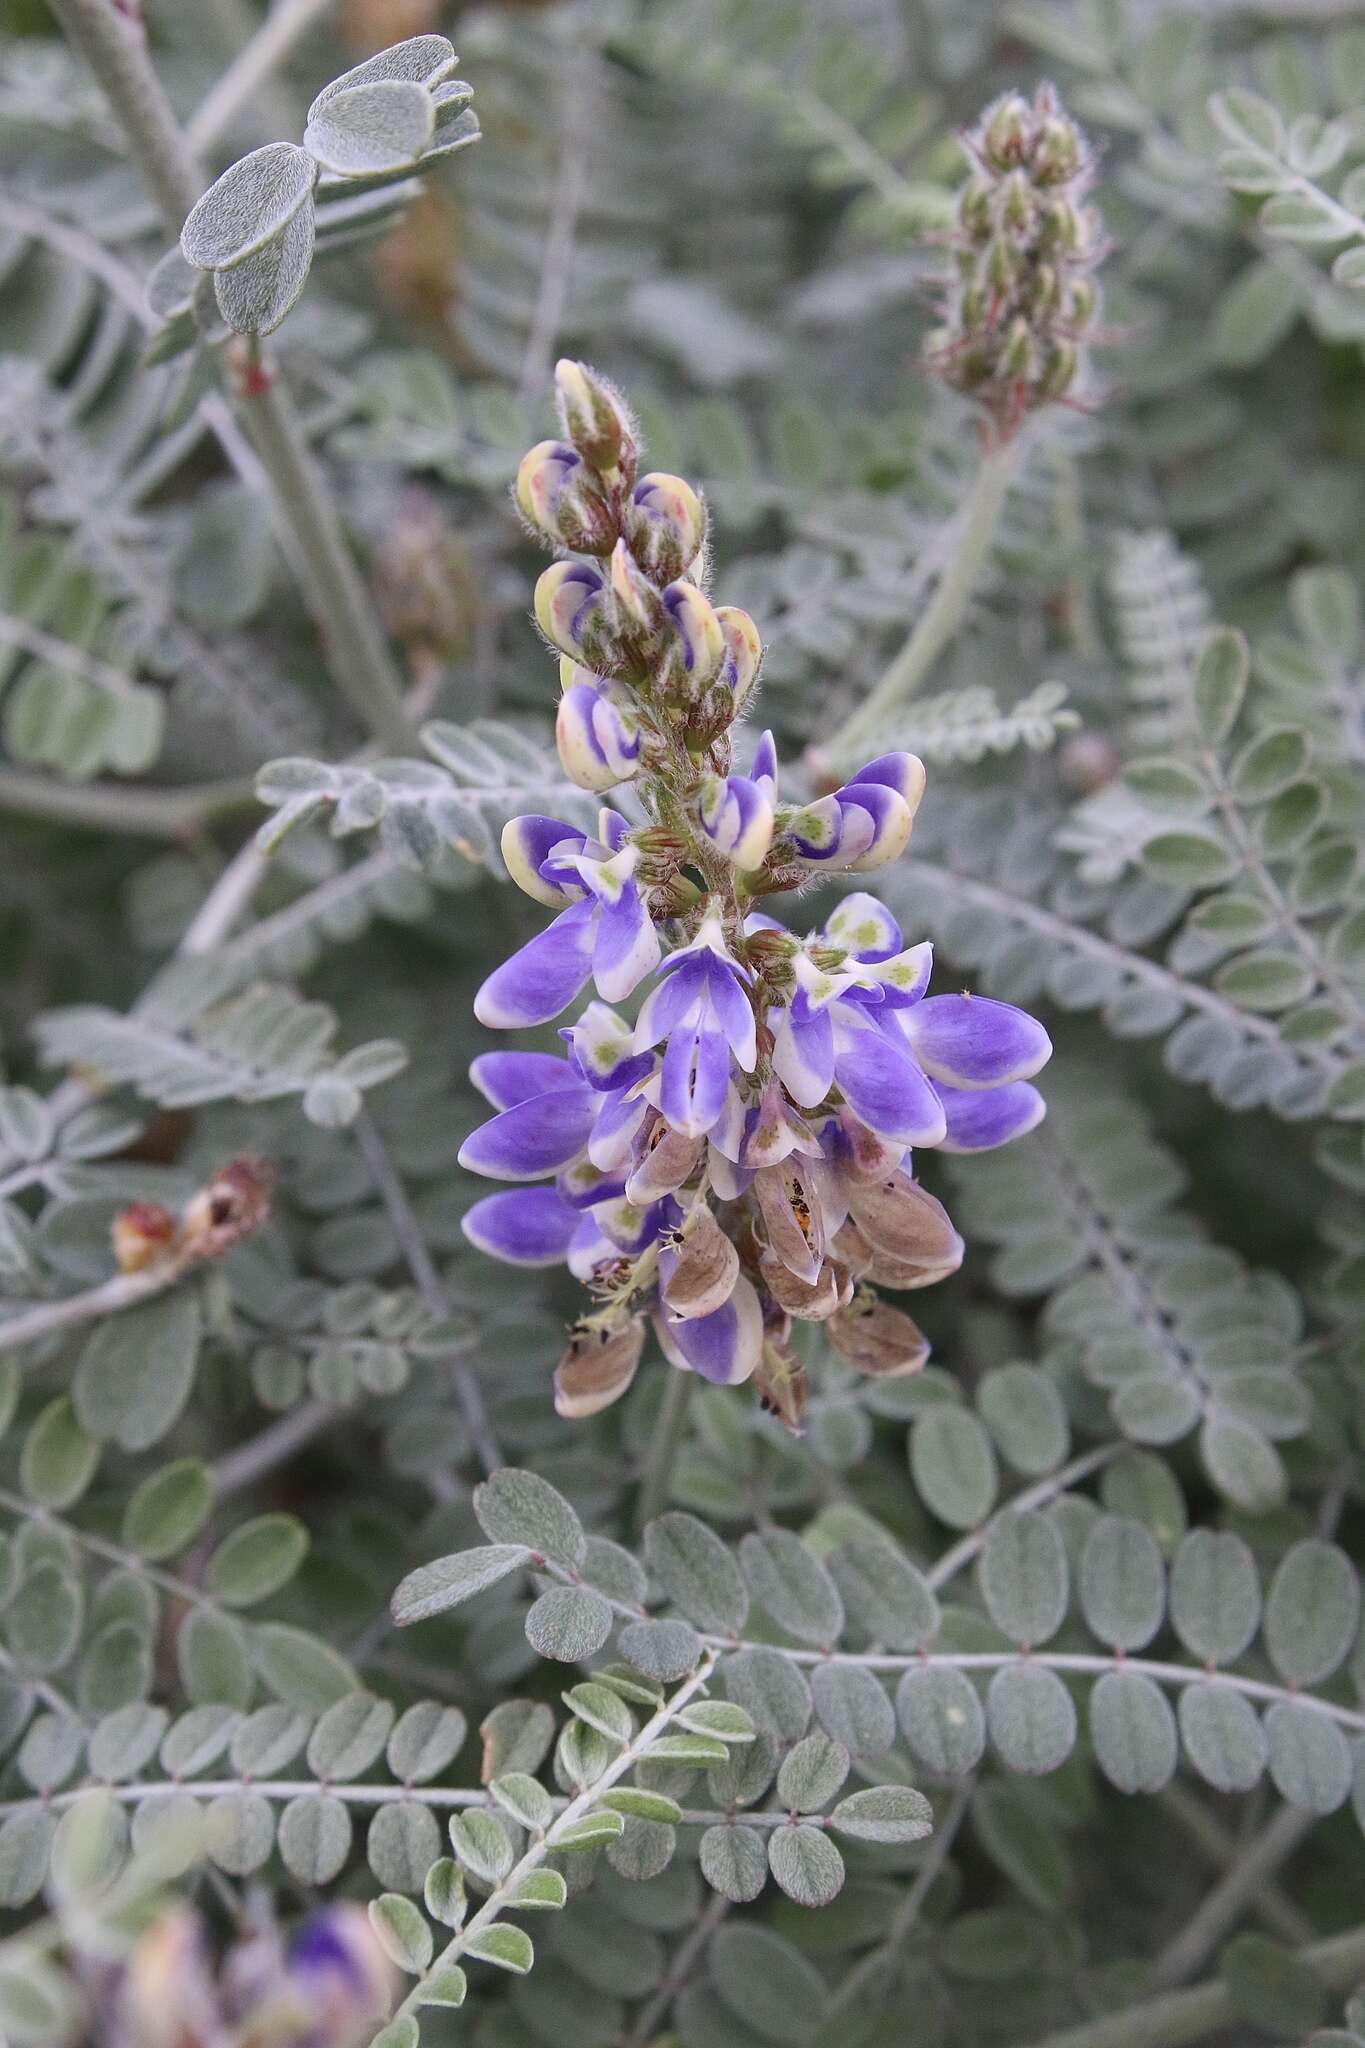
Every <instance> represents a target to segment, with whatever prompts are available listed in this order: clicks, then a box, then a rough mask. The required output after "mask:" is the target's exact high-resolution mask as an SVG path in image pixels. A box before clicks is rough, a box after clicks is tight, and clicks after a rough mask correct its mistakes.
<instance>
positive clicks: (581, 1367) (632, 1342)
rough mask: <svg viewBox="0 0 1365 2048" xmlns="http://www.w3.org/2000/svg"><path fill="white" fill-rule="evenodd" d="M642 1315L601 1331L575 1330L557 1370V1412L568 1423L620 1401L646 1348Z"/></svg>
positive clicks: (624, 1319)
mask: <svg viewBox="0 0 1365 2048" xmlns="http://www.w3.org/2000/svg"><path fill="white" fill-rule="evenodd" d="M644 1341H645V1325H644V1319H643V1317H641V1316H629V1317H625V1318H623V1319H622V1321H621V1322H619V1323H617V1324H615V1325H611V1326H608V1327H605V1328H599V1329H576V1330H574V1331H573V1333H572V1334H571V1336H570V1338H569V1342H568V1344H567V1346H566V1348H565V1350H564V1354H563V1356H562V1357H561V1359H560V1361H559V1364H558V1365H557V1366H556V1367H555V1413H556V1414H558V1415H562V1416H564V1417H565V1419H566V1420H567V1421H569V1422H581V1421H582V1420H583V1419H584V1417H586V1416H589V1415H596V1414H598V1413H599V1412H600V1411H601V1410H602V1409H603V1408H609V1407H610V1406H611V1404H612V1402H613V1401H619V1400H620V1398H621V1396H622V1394H624V1393H625V1391H626V1389H627V1387H628V1386H629V1385H630V1383H631V1381H632V1380H633V1379H634V1377H635V1371H636V1367H637V1366H638V1365H639V1363H640V1353H641V1351H642V1350H643V1348H644Z"/></svg>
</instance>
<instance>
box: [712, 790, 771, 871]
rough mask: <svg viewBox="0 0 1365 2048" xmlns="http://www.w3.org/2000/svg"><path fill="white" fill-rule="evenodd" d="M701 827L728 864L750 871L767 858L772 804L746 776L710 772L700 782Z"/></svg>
mask: <svg viewBox="0 0 1365 2048" xmlns="http://www.w3.org/2000/svg"><path fill="white" fill-rule="evenodd" d="M700 816H701V828H702V831H703V832H704V833H705V835H706V837H707V839H708V840H709V841H710V842H711V844H712V846H714V847H715V849H716V851H717V853H719V854H722V855H723V856H724V857H725V859H726V860H728V861H729V862H730V864H731V866H732V867H736V868H739V869H741V870H749V871H752V870H753V869H754V868H761V867H762V865H763V863H764V861H765V860H766V859H767V857H768V848H769V847H770V846H771V845H772V838H773V807H772V805H771V803H770V802H769V801H768V799H767V797H766V796H765V795H764V793H763V791H762V790H761V789H760V788H759V786H758V784H757V783H756V782H752V781H750V779H749V777H748V776H747V775H727V776H719V775H712V776H710V777H708V778H707V780H706V781H705V782H704V783H703V784H702V790H701V803H700Z"/></svg>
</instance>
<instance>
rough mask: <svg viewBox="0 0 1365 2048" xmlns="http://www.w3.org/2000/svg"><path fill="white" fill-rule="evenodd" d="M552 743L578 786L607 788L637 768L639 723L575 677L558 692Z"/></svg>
mask: <svg viewBox="0 0 1365 2048" xmlns="http://www.w3.org/2000/svg"><path fill="white" fill-rule="evenodd" d="M555 745H556V747H557V748H558V750H559V758H560V761H561V762H562V763H563V766H564V773H565V774H566V775H567V776H568V778H569V780H570V781H571V782H576V783H577V784H578V786H579V788H580V789H611V788H613V787H614V786H615V785H616V784H617V783H618V782H628V781H629V780H630V778H631V777H632V776H633V775H635V774H637V773H638V771H639V767H640V729H639V726H638V725H637V724H636V722H635V720H634V719H633V718H632V717H631V715H630V713H629V712H628V711H624V710H622V709H620V708H619V707H618V706H617V705H616V704H614V703H613V702H612V701H611V700H610V698H609V697H607V696H606V695H605V694H604V693H603V692H602V691H599V690H594V689H591V688H589V686H588V684H586V683H574V684H573V685H572V686H571V687H570V688H569V689H568V690H566V691H565V693H564V695H563V696H562V697H561V698H560V700H559V710H558V713H557V714H556V717H555Z"/></svg>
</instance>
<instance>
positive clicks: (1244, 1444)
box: [1199, 1413, 1289, 1515]
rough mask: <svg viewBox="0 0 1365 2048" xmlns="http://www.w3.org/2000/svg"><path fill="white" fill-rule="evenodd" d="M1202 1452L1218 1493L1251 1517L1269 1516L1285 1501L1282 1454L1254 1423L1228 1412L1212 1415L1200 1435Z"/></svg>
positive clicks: (1287, 1482)
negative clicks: (1272, 1510)
mask: <svg viewBox="0 0 1365 2048" xmlns="http://www.w3.org/2000/svg"><path fill="white" fill-rule="evenodd" d="M1199 1451H1200V1456H1201V1457H1202V1459H1203V1461H1204V1468H1205V1470H1206V1471H1207V1473H1208V1475H1209V1478H1210V1479H1211V1480H1212V1481H1213V1483H1214V1485H1215V1486H1216V1487H1217V1488H1218V1491H1219V1492H1220V1493H1221V1494H1223V1495H1224V1496H1225V1497H1226V1498H1227V1499H1228V1500H1230V1501H1232V1502H1233V1504H1234V1505H1235V1506H1236V1507H1239V1508H1242V1509H1244V1510H1245V1512H1246V1513H1247V1514H1251V1515H1263V1514H1267V1513H1268V1512H1269V1510H1270V1509H1271V1508H1274V1507H1278V1506H1279V1505H1280V1503H1281V1501H1282V1500H1283V1499H1284V1497H1285V1494H1286V1492H1287V1491H1288V1486H1289V1481H1288V1478H1287V1476H1286V1474H1285V1469H1284V1463H1283V1461H1282V1459H1281V1457H1280V1454H1279V1452H1278V1451H1277V1450H1276V1449H1275V1447H1274V1445H1273V1444H1272V1443H1270V1442H1269V1441H1268V1439H1267V1438H1266V1437H1265V1436H1264V1435H1263V1434H1262V1432H1261V1431H1260V1430H1259V1429H1255V1428H1253V1427H1252V1425H1251V1424H1250V1423H1248V1422H1242V1421H1241V1420H1239V1419H1238V1418H1237V1417H1236V1416H1233V1415H1230V1414H1227V1413H1221V1414H1220V1413H1215V1414H1212V1415H1210V1416H1209V1418H1208V1419H1207V1421H1206V1422H1205V1423H1204V1426H1203V1428H1202V1429H1201V1431H1200V1433H1199Z"/></svg>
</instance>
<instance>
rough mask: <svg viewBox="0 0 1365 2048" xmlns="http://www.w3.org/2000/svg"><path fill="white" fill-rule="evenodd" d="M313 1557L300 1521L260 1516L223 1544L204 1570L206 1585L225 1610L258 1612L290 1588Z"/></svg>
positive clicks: (228, 1537)
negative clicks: (283, 1588) (257, 1607)
mask: <svg viewBox="0 0 1365 2048" xmlns="http://www.w3.org/2000/svg"><path fill="white" fill-rule="evenodd" d="M307 1551H308V1531H307V1529H306V1528H305V1527H304V1525H303V1523H302V1522H301V1521H299V1519H298V1517H297V1516H296V1515H281V1514H271V1515H257V1516H256V1517H255V1519H254V1520H253V1521H250V1522H242V1523H241V1524H239V1526H238V1527H237V1528H235V1529H234V1530H233V1531H232V1533H231V1535H229V1536H227V1537H225V1538H224V1540H223V1541H222V1542H221V1543H220V1544H219V1546H218V1548H217V1549H216V1550H215V1551H214V1553H213V1555H212V1557H211V1558H210V1559H209V1561H208V1563H207V1565H206V1566H205V1568H204V1585H205V1587H206V1589H207V1591H208V1592H210V1593H211V1594H212V1595H213V1597H214V1599H215V1600H221V1601H222V1602H223V1605H224V1606H225V1607H254V1606H255V1605H256V1603H257V1602H258V1601H260V1600H267V1599H269V1597H270V1595H271V1594H272V1593H277V1592H278V1591H279V1589H280V1587H281V1586H287V1585H288V1583H289V1581H290V1580H291V1579H292V1578H293V1576H294V1574H295V1572H296V1571H297V1570H298V1568H299V1566H300V1565H301V1564H302V1563H303V1560H304V1557H305V1556H306V1555H307Z"/></svg>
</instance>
